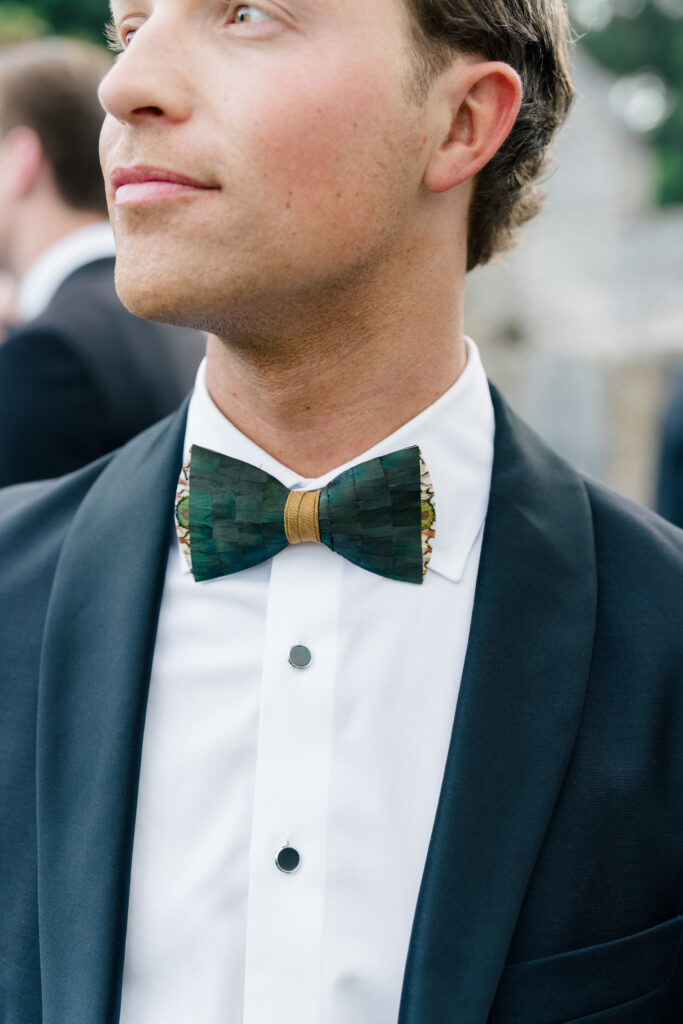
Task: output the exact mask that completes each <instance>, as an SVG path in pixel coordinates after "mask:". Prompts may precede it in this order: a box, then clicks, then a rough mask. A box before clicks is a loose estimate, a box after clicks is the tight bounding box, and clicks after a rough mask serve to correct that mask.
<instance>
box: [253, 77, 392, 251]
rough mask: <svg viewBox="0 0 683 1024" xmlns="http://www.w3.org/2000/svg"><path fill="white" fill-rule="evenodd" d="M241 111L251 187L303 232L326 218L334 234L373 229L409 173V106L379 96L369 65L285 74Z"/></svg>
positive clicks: (268, 206)
mask: <svg viewBox="0 0 683 1024" xmlns="http://www.w3.org/2000/svg"><path fill="white" fill-rule="evenodd" d="M313 81H314V82H315V83H316V85H315V90H313V89H312V88H311V85H310V83H311V82H313ZM240 109H241V111H242V115H241V116H240V124H239V125H238V126H236V130H235V134H234V137H235V139H236V140H237V139H239V140H241V142H240V152H241V154H242V156H243V157H244V158H245V162H246V163H247V164H248V166H249V172H248V173H249V179H250V182H251V185H252V187H253V188H256V189H257V190H258V193H259V194H260V195H261V196H262V199H263V208H264V209H267V210H268V211H269V213H270V214H275V215H276V216H277V217H278V218H279V219H281V218H282V216H285V218H287V217H290V218H291V223H292V224H293V225H294V224H296V228H297V230H298V229H300V228H302V227H303V226H304V225H305V224H307V223H308V224H310V226H311V229H312V230H315V229H316V227H317V226H318V225H319V224H320V222H321V220H324V221H325V223H326V225H327V230H332V231H334V232H335V233H340V232H343V231H351V232H353V233H354V234H355V236H356V237H357V236H358V232H359V231H363V230H371V229H372V224H373V222H374V223H376V220H377V218H378V217H382V216H383V214H384V213H385V211H386V206H387V204H388V203H391V201H392V197H393V196H395V194H396V190H397V187H400V180H401V178H402V176H405V174H406V172H407V171H408V167H407V162H408V161H407V157H408V154H409V152H410V150H411V143H410V142H408V138H409V137H410V135H411V133H410V130H409V124H408V115H407V112H406V111H404V110H402V109H401V106H400V103H399V102H397V101H396V100H394V99H393V98H392V97H388V96H387V95H384V96H383V95H381V92H380V89H379V87H378V84H377V83H374V85H373V82H372V81H371V80H368V68H367V66H364V67H363V68H358V69H354V70H349V68H348V66H347V67H345V68H344V69H343V70H338V69H337V70H336V71H329V70H328V71H327V73H325V74H324V75H321V72H320V69H317V70H316V72H313V71H311V72H310V73H308V74H306V75H305V76H302V77H301V78H300V79H296V78H295V79H293V78H292V76H291V74H290V75H289V76H288V77H284V76H283V78H282V80H281V81H276V82H270V83H269V84H268V85H267V86H266V87H263V88H259V90H258V92H256V93H251V95H250V102H249V103H247V104H245V105H243V106H242V107H241V108H240ZM248 114H251V116H246V115H248ZM245 147H246V148H245ZM331 211H334V214H335V215H334V216H333V217H331V216H330V214H331Z"/></svg>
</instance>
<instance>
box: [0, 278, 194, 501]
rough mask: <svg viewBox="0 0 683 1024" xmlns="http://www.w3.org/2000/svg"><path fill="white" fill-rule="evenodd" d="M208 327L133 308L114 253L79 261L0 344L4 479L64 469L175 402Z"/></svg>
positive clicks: (115, 443) (121, 440)
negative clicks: (146, 315)
mask: <svg viewBox="0 0 683 1024" xmlns="http://www.w3.org/2000/svg"><path fill="white" fill-rule="evenodd" d="M204 344H205V336H204V335H202V334H199V333H198V332H196V331H190V330H185V329H183V328H178V327H169V326H166V325H164V324H156V323H151V322H149V321H147V320H140V319H139V318H138V317H135V316H133V315H132V314H131V313H129V312H128V310H127V309H125V308H124V306H123V305H122V304H121V302H120V301H119V299H118V297H117V295H116V291H115V288H114V260H113V259H100V260H96V261H94V262H92V263H88V264H86V265H85V266H82V267H80V268H79V269H78V270H76V271H74V273H72V274H71V275H70V276H69V277H68V278H67V279H66V280H65V281H64V282H63V283H62V285H61V286H60V288H59V289H58V291H57V293H56V294H55V296H54V298H53V299H52V301H51V303H50V305H49V306H48V308H47V309H46V310H45V311H44V312H43V313H42V314H41V315H40V316H38V317H37V318H36V319H35V320H33V321H31V322H30V323H28V324H25V325H23V326H22V327H19V328H16V329H13V330H11V331H10V333H9V336H8V338H7V340H6V341H5V342H4V343H3V344H2V345H0V486H6V485H8V484H13V483H22V482H24V481H28V480H38V479H46V478H48V477H55V476H61V475H62V474H63V473H68V472H70V471H72V470H74V469H78V468H80V467H81V466H84V465H86V464H87V463H88V462H92V461H93V459H97V458H99V457H100V456H101V455H104V454H106V453H107V452H109V451H112V450H113V449H114V448H118V447H120V446H121V445H122V444H125V442H126V441H129V440H130V439H131V438H132V437H134V436H135V435H136V434H138V433H139V432H140V431H141V430H144V429H145V428H146V427H148V426H150V425H151V424H153V423H155V422H156V421H157V420H159V419H162V418H163V417H164V416H167V415H168V414H169V413H170V412H172V411H173V410H174V409H175V408H176V407H177V406H178V403H179V402H180V401H181V399H182V398H183V397H184V396H185V395H186V394H187V392H188V391H189V390H190V388H191V387H192V385H193V383H194V376H195V373H196V370H197V367H198V365H199V362H200V360H201V358H202V355H203V352H204Z"/></svg>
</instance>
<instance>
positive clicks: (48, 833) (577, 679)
mask: <svg viewBox="0 0 683 1024" xmlns="http://www.w3.org/2000/svg"><path fill="white" fill-rule="evenodd" d="M494 402H495V407H496V443H495V460H494V469H493V479H492V490H491V499H490V506H489V512H488V516H487V520H486V527H485V535H484V542H483V550H482V555H481V563H480V570H479V578H478V583H477V592H476V598H475V605H474V615H473V621H472V627H471V633H470V640H469V648H468V653H467V659H466V663H465V669H464V674H463V679H462V684H461V690H460V696H459V700H458V705H457V711H456V714H455V719H454V723H453V732H452V740H451V745H450V751H449V754H448V760H447V765H446V769H445V774H444V779H443V785H442V791H441V797H440V802H439V807H438V812H437V817H436V822H435V825H434V829H433V834H432V838H431V844H430V848H429V853H428V857H427V861H426V864H425V869H424V875H423V880H422V885H421V890H420V895H419V901H418V905H417V910H416V914H415V920H414V926H413V932H412V938H411V942H410V949H409V953H408V959H407V964H406V970H405V978H404V985H403V995H402V1003H401V1011H400V1017H399V1024H486V1022H487V1021H488V1022H489V1024H561V1022H570V1021H571V1022H579V1021H580V1022H581V1024H627V1022H628V1024H673V1022H676V1024H681V1021H682V1020H683V955H682V954H681V943H682V940H683V628H682V622H681V610H682V609H681V605H682V601H681V598H682V596H683V533H681V532H680V531H679V530H677V529H676V528H675V527H672V526H670V525H669V524H667V523H665V522H664V521H663V520H660V519H659V518H657V517H656V516H655V515H654V514H652V513H649V512H647V511H646V510H644V509H642V508H640V507H638V506H636V505H633V504H631V503H629V502H627V501H625V500H624V499H622V498H619V497H617V496H616V495H614V494H612V493H611V492H609V491H608V490H606V489H604V488H603V487H601V486H600V485H598V484H596V483H593V482H589V481H587V480H585V479H583V478H582V477H581V476H579V475H578V474H577V473H576V472H575V471H574V470H573V469H571V468H570V467H569V466H568V465H567V464H566V463H564V462H563V461H562V460H561V459H559V458H558V457H557V456H555V455H554V454H553V453H552V452H550V451H549V450H548V449H547V448H546V447H545V446H544V445H543V444H542V442H541V441H540V440H539V439H538V438H537V437H536V436H535V435H534V434H533V433H532V432H531V431H530V430H529V429H528V428H527V427H526V426H525V425H524V424H523V423H521V422H520V421H519V420H518V419H517V418H516V417H515V416H514V414H512V413H511V412H510V410H509V409H508V408H507V407H506V406H505V404H504V403H503V402H502V401H501V399H500V398H499V397H498V396H497V395H496V394H495V393H494ZM184 422H185V416H184V410H181V412H180V413H178V414H177V415H176V416H174V417H172V418H171V419H169V420H167V421H164V422H163V423H161V424H158V425H156V426H155V427H152V428H150V429H149V430H148V431H147V432H146V433H144V434H142V435H140V436H139V437H138V438H136V439H135V440H134V441H132V442H131V443H130V444H128V445H127V446H126V447H125V448H123V449H122V450H121V451H120V452H118V453H116V454H114V455H113V456H112V455H110V456H105V457H104V458H103V459H101V460H100V461H99V462H96V463H94V464H92V465H90V466H88V467H86V468H85V469H83V470H80V471H78V472H76V473H74V474H72V475H70V476H67V477H64V478H62V479H60V480H57V481H50V482H47V483H39V484H27V485H24V486H21V487H16V488H12V489H9V490H7V491H5V492H4V493H3V501H2V504H1V506H0V552H2V560H3V568H2V574H1V576H0V635H1V637H2V642H1V646H0V652H1V657H2V668H1V673H0V675H1V682H0V709H1V713H0V902H1V906H2V911H1V913H0V1024H115V1022H116V1021H117V1020H118V1014H119V1000H120V987H121V972H122V964H123V953H124V944H125V928H126V916H127V900H128V887H129V876H130V861H131V852H132V842H133V827H134V820H135V809H136V792H137V783H138V772H139V764H140V752H141V744H142V733H143V725H144V716H145V702H146V693H147V686H148V681H149V673H150V665H151V660H152V653H153V646H154V636H155V630H156V623H157V617H158V611H159V602H160V597H161V592H162V587H163V580H164V569H165V565H166V558H167V552H168V545H169V539H170V538H169V531H170V529H171V509H172V503H173V496H174V493H175V487H176V481H177V476H178V472H179V467H180V461H181V445H182V440H183V433H184ZM427 583H428V581H427ZM349 1024H354V1022H351V1021H350V1022H349Z"/></svg>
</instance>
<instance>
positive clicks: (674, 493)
mask: <svg viewBox="0 0 683 1024" xmlns="http://www.w3.org/2000/svg"><path fill="white" fill-rule="evenodd" d="M657 511H658V512H659V514H660V515H661V516H664V518H665V519H668V520H669V521H670V522H672V523H675V525H676V526H682V527H683V370H681V371H680V372H679V374H678V376H677V378H676V381H675V383H674V386H673V389H672V391H671V395H670V397H669V401H668V404H667V406H666V409H665V411H664V416H663V418H662V434H661V446H660V452H659V477H658V481H657Z"/></svg>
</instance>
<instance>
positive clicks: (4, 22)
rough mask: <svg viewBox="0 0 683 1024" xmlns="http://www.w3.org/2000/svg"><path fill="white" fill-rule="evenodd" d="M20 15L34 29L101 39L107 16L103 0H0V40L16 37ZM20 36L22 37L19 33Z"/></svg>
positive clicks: (37, 32)
mask: <svg viewBox="0 0 683 1024" xmlns="http://www.w3.org/2000/svg"><path fill="white" fill-rule="evenodd" d="M22 16H23V18H24V19H25V21H26V23H27V24H28V23H30V22H31V21H33V23H34V25H35V27H36V29H37V31H35V32H34V33H33V35H34V36H35V35H43V34H44V33H45V32H47V31H52V32H58V33H60V34H61V35H67V36H77V37H80V38H85V39H92V40H95V41H97V42H102V26H103V25H104V22H105V21H106V20H107V19H108V17H109V9H108V6H107V0H32V2H31V3H30V4H18V3H14V2H12V3H6V2H5V0H0V41H5V42H7V41H10V40H12V39H14V38H16V25H17V22H18V20H19V19H20V18H21V17H22ZM20 38H25V36H21V37H20Z"/></svg>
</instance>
